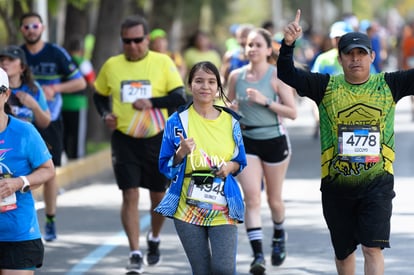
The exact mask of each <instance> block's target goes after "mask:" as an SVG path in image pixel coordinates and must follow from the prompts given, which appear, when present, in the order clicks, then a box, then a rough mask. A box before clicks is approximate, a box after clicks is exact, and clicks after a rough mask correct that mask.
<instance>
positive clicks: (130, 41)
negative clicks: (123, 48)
mask: <svg viewBox="0 0 414 275" xmlns="http://www.w3.org/2000/svg"><path fill="white" fill-rule="evenodd" d="M145 37H146V36H141V37H135V38H122V42H123V43H124V44H128V45H129V44H131V43H132V42H134V43H135V44H139V43H141V42H142V41H144V39H145Z"/></svg>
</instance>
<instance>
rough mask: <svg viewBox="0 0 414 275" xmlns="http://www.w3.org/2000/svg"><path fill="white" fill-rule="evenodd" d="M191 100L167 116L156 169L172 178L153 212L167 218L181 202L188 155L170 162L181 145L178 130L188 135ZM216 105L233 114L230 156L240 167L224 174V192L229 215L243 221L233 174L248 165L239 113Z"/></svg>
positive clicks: (241, 205)
mask: <svg viewBox="0 0 414 275" xmlns="http://www.w3.org/2000/svg"><path fill="white" fill-rule="evenodd" d="M191 104H192V103H189V104H187V105H185V106H181V107H180V108H179V109H178V110H177V112H175V113H174V114H172V115H171V116H170V117H169V118H168V120H167V124H166V127H165V129H164V134H163V139H162V144H161V151H160V157H159V169H160V171H161V173H163V174H164V175H165V176H166V177H167V178H169V179H171V185H170V187H169V188H168V190H167V193H166V194H165V196H164V198H163V199H162V201H161V202H160V204H159V205H158V206H157V207H156V208H155V212H158V213H160V214H162V215H163V216H166V217H170V218H172V217H173V216H174V214H175V212H176V211H177V208H178V204H179V202H180V195H181V189H182V187H183V182H184V174H185V168H186V165H187V158H184V160H183V161H182V162H181V163H179V164H178V165H176V166H173V159H174V154H175V152H176V150H177V149H178V147H179V145H180V137H179V136H178V135H177V133H179V132H180V133H182V135H183V136H184V138H187V130H188V108H189V107H190V106H191ZM215 108H217V109H219V110H221V111H224V112H227V113H230V114H231V115H232V117H233V119H232V126H233V139H234V142H235V143H236V147H235V150H234V153H233V157H232V159H231V160H232V161H235V162H238V163H239V164H240V168H239V170H238V171H237V172H236V173H234V174H229V175H228V176H227V177H226V180H225V182H224V195H225V197H226V200H227V206H228V208H229V216H230V218H232V219H235V220H237V221H238V222H239V223H242V222H243V221H244V202H243V198H242V195H241V192H240V188H239V185H238V183H237V181H236V180H235V178H234V177H235V176H237V174H239V173H240V172H241V171H242V170H243V169H244V167H246V165H247V160H246V152H245V150H244V143H243V138H242V134H241V129H240V124H239V122H238V120H239V119H240V116H239V115H238V114H237V113H235V112H233V111H232V110H230V109H229V108H226V107H222V106H215Z"/></svg>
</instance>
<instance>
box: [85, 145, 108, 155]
mask: <svg viewBox="0 0 414 275" xmlns="http://www.w3.org/2000/svg"><path fill="white" fill-rule="evenodd" d="M109 147H110V143H109V142H87V144H86V155H91V154H93V153H96V152H99V151H102V150H104V149H107V148H109Z"/></svg>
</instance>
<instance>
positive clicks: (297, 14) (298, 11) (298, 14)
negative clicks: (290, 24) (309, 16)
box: [295, 9, 300, 25]
mask: <svg viewBox="0 0 414 275" xmlns="http://www.w3.org/2000/svg"><path fill="white" fill-rule="evenodd" d="M299 21H300V9H298V10H297V11H296V17H295V23H296V24H298V25H299Z"/></svg>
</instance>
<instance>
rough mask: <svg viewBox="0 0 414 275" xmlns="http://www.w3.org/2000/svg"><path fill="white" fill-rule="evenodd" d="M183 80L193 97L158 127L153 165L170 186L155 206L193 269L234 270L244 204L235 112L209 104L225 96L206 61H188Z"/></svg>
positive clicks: (197, 271)
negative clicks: (170, 221) (161, 131)
mask: <svg viewBox="0 0 414 275" xmlns="http://www.w3.org/2000/svg"><path fill="white" fill-rule="evenodd" d="M188 85H189V88H190V90H191V92H192V95H193V102H191V103H189V104H188V105H186V106H182V107H181V108H179V109H178V110H177V112H175V113H174V114H172V116H171V117H170V118H169V119H168V121H167V124H166V128H165V130H164V136H163V140H162V145H161V152H160V159H159V166H160V171H161V172H162V173H163V174H165V175H166V176H167V177H168V178H169V179H171V186H170V188H169V189H168V191H167V194H166V195H165V197H164V199H163V200H162V201H161V203H160V204H159V206H158V207H157V208H156V209H155V211H156V212H158V213H161V214H162V215H164V216H167V217H171V218H173V219H174V225H175V227H176V230H177V233H178V235H179V238H180V240H181V243H182V245H183V247H184V250H185V252H186V254H187V257H188V259H189V261H190V264H191V268H192V271H193V274H235V273H236V253H237V224H238V223H241V222H243V219H244V204H243V199H242V195H241V192H240V189H239V187H238V184H237V182H236V180H235V178H234V177H235V176H236V175H237V174H238V173H240V172H241V171H242V169H243V168H244V167H245V166H246V155H245V151H244V144H243V139H242V136H241V130H240V125H239V122H238V119H239V116H238V115H237V114H236V113H235V112H233V111H231V110H230V109H228V108H226V107H222V106H217V105H214V103H215V100H216V96H217V94H218V96H219V98H220V99H221V100H222V101H224V102H226V97H225V95H224V91H223V87H222V84H221V80H220V74H219V71H218V69H217V67H216V66H214V65H213V64H212V63H210V62H200V63H197V64H196V65H194V67H193V68H192V69H191V71H190V73H189V79H188Z"/></svg>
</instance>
